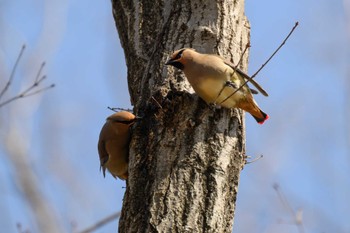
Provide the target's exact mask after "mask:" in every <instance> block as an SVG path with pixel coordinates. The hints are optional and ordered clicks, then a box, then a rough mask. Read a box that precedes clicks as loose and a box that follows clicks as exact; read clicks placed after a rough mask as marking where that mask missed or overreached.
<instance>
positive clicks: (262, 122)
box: [258, 114, 270, 125]
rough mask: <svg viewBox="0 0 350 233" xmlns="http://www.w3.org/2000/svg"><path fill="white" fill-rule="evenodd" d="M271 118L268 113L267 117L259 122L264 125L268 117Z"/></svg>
mask: <svg viewBox="0 0 350 233" xmlns="http://www.w3.org/2000/svg"><path fill="white" fill-rule="evenodd" d="M269 118H270V117H269V115H267V114H266V117H265V119H264V120H263V121H260V122H258V123H259V124H260V125H262V124H264V122H265V121H266V120H267V119H269Z"/></svg>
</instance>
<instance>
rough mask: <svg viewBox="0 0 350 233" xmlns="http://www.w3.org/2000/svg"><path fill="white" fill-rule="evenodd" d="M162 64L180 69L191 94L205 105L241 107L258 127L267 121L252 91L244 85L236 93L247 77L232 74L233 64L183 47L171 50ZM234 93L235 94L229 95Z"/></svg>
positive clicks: (241, 74) (242, 73)
mask: <svg viewBox="0 0 350 233" xmlns="http://www.w3.org/2000/svg"><path fill="white" fill-rule="evenodd" d="M166 65H172V66H174V67H176V68H178V69H180V70H182V71H183V72H184V74H185V76H186V77H187V79H188V81H189V83H190V84H191V85H192V87H193V89H194V91H195V92H196V93H197V94H198V95H199V96H200V97H201V98H202V99H203V100H204V101H205V102H207V103H208V104H214V105H216V104H217V105H220V106H222V107H225V108H241V109H243V110H244V111H247V112H249V113H250V114H251V115H252V116H253V117H254V118H255V120H256V121H257V122H258V123H259V124H263V123H264V121H265V120H267V119H268V118H269V116H268V115H267V114H266V113H264V112H263V111H262V110H261V109H260V108H259V106H258V105H257V103H256V102H255V100H254V98H253V95H252V90H251V89H250V88H249V87H248V85H247V84H246V85H244V86H243V87H242V88H241V89H240V90H239V91H237V89H238V88H239V87H240V86H241V85H243V84H244V82H245V80H247V79H249V78H250V77H249V76H248V75H247V74H245V73H244V72H242V71H241V70H239V69H236V71H234V69H235V65H233V64H232V63H230V62H228V61H225V59H223V58H222V57H220V56H218V55H214V54H201V53H198V52H196V51H195V50H194V49H190V48H183V49H180V50H177V51H175V52H174V53H173V54H172V56H171V58H170V59H169V60H168V61H167V63H166ZM250 82H251V83H252V84H253V85H254V86H255V87H256V88H257V89H258V90H259V91H260V93H262V94H263V95H264V96H268V94H267V93H266V91H265V90H264V89H263V88H262V87H261V86H260V85H259V84H258V83H257V82H255V81H254V80H250ZM235 91H237V92H236V93H235V94H233V95H232V93H234V92H235Z"/></svg>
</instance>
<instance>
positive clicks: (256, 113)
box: [238, 99, 269, 124]
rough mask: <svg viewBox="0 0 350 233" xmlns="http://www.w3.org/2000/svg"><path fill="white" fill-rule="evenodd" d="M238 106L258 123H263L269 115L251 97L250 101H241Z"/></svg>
mask: <svg viewBox="0 0 350 233" xmlns="http://www.w3.org/2000/svg"><path fill="white" fill-rule="evenodd" d="M238 107H239V108H241V109H243V110H244V111H246V112H249V113H250V114H251V115H252V116H253V117H254V119H255V120H256V121H257V122H258V123H259V124H263V123H264V122H265V121H266V120H267V119H269V115H267V114H266V113H264V112H263V111H262V110H261V109H260V108H259V106H258V104H257V103H256V102H255V100H254V99H251V101H244V102H241V103H240V104H239V106H238Z"/></svg>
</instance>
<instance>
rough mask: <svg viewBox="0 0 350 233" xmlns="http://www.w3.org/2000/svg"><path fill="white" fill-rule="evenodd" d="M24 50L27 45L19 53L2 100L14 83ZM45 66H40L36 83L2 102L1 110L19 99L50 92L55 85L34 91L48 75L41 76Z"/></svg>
mask: <svg viewBox="0 0 350 233" xmlns="http://www.w3.org/2000/svg"><path fill="white" fill-rule="evenodd" d="M24 49H25V45H23V46H22V50H21V52H20V53H19V55H18V57H17V60H16V63H15V65H14V67H13V69H12V72H11V75H10V78H9V81H8V82H7V83H6V85H5V87H4V89H3V90H2V91H1V93H0V99H1V97H2V96H3V95H4V94H5V92H6V91H7V90H8V88H9V87H10V85H11V83H12V81H13V78H14V74H15V71H16V69H17V65H18V63H19V60H20V58H21V57H22V54H23V51H24ZM44 66H45V62H43V63H41V66H40V68H39V70H38V73H37V75H36V77H35V81H34V83H33V84H32V85H30V86H29V87H28V88H26V89H25V90H24V91H22V92H20V93H19V94H17V95H15V96H13V97H11V98H9V99H8V100H5V101H3V102H0V108H1V107H3V106H5V105H6V104H9V103H11V102H12V101H15V100H17V99H21V98H25V97H28V96H32V95H36V94H38V93H40V92H44V91H46V90H48V89H50V88H53V87H55V84H51V85H49V86H47V87H44V88H41V89H39V90H34V89H35V88H37V87H38V86H39V85H40V83H41V82H43V81H44V80H45V79H46V75H43V76H41V73H42V70H43V68H44Z"/></svg>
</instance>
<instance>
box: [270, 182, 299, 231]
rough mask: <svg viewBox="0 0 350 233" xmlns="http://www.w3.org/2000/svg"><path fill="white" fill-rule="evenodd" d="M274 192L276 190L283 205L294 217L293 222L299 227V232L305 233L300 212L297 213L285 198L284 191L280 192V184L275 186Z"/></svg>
mask: <svg viewBox="0 0 350 233" xmlns="http://www.w3.org/2000/svg"><path fill="white" fill-rule="evenodd" d="M273 188H274V190H276V193H277V195H278V197H279V199H280V200H281V202H282V204H283V205H284V206H285V207H286V208H287V209H288V211H289V212H290V214H291V215H292V216H293V222H294V224H295V225H296V226H297V227H298V230H299V232H300V233H304V232H305V230H304V225H303V219H302V218H301V217H300V214H299V212H295V211H294V209H293V208H292V207H291V206H290V204H289V202H288V200H287V198H286V197H285V196H284V194H283V193H282V191H281V190H280V187H279V185H278V184H274V185H273Z"/></svg>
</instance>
